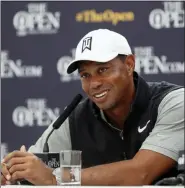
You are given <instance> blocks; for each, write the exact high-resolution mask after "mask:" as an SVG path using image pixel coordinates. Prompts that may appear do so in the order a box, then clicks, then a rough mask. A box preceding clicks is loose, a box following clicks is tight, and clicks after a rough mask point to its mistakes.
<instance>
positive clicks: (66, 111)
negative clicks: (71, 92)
mask: <svg viewBox="0 0 185 188" xmlns="http://www.w3.org/2000/svg"><path fill="white" fill-rule="evenodd" d="M81 100H82V95H80V94H78V95H76V97H75V98H74V99H73V100H72V102H71V104H70V105H68V106H67V107H66V108H65V109H64V112H63V113H62V114H61V115H60V116H59V117H58V118H57V120H56V121H55V122H54V123H53V129H52V130H51V132H50V133H49V134H48V136H47V137H46V141H45V143H44V147H43V152H46V153H48V152H49V146H48V139H49V137H50V136H51V134H52V133H53V131H54V130H55V129H58V128H59V127H60V126H61V125H62V123H63V122H64V121H65V120H66V119H67V117H68V116H69V115H70V114H71V112H72V111H73V110H74V109H75V108H76V106H77V105H78V103H79V102H80V101H81Z"/></svg>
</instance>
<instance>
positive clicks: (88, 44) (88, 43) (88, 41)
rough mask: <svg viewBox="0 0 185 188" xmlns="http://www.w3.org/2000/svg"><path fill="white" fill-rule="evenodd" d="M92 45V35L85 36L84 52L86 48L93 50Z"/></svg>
mask: <svg viewBox="0 0 185 188" xmlns="http://www.w3.org/2000/svg"><path fill="white" fill-rule="evenodd" d="M91 45H92V37H87V38H85V39H84V40H83V42H82V53H83V52H84V50H85V49H88V50H91Z"/></svg>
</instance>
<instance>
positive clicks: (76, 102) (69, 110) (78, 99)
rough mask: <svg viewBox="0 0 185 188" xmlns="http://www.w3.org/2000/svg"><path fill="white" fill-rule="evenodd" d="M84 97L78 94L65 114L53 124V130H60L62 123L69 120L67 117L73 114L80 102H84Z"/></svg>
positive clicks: (65, 110)
mask: <svg viewBox="0 0 185 188" xmlns="http://www.w3.org/2000/svg"><path fill="white" fill-rule="evenodd" d="M82 98H83V97H82V95H81V94H77V95H76V96H75V97H74V99H73V100H72V102H71V103H70V104H69V105H68V106H67V107H66V108H65V109H64V112H63V113H62V114H61V115H60V116H59V117H58V118H57V120H56V121H55V122H54V123H53V129H58V128H59V127H60V126H61V125H62V123H63V122H64V121H65V120H66V119H67V117H68V116H69V115H70V114H71V112H72V111H73V110H74V109H75V108H76V106H77V105H78V104H79V102H80V101H81V100H82Z"/></svg>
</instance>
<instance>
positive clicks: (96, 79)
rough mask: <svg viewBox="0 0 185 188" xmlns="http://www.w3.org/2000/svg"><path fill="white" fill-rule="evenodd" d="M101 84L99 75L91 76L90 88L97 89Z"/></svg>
mask: <svg viewBox="0 0 185 188" xmlns="http://www.w3.org/2000/svg"><path fill="white" fill-rule="evenodd" d="M102 84H103V82H102V80H101V79H100V78H99V77H92V78H91V82H90V88H91V89H97V88H99V87H101V86H102Z"/></svg>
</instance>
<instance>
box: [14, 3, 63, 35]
mask: <svg viewBox="0 0 185 188" xmlns="http://www.w3.org/2000/svg"><path fill="white" fill-rule="evenodd" d="M13 25H14V27H15V29H16V30H17V36H26V35H29V34H31V35H33V34H54V33H57V32H58V30H59V28H60V12H54V13H52V12H49V11H48V10H47V3H29V4H28V11H19V12H17V13H16V14H15V16H14V18H13Z"/></svg>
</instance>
